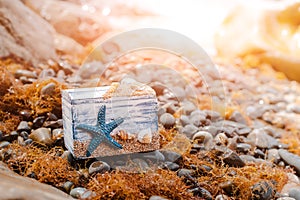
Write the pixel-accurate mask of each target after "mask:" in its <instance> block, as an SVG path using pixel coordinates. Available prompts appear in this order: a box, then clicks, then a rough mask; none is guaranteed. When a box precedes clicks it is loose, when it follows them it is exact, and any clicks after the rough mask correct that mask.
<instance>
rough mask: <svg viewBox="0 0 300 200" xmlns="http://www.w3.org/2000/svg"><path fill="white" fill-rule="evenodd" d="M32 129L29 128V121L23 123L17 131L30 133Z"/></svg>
mask: <svg viewBox="0 0 300 200" xmlns="http://www.w3.org/2000/svg"><path fill="white" fill-rule="evenodd" d="M30 130H31V128H30V127H29V125H28V122H27V121H21V122H20V123H19V125H18V127H17V131H18V132H21V131H28V132H29V131H30Z"/></svg>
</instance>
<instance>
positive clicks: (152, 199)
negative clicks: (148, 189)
mask: <svg viewBox="0 0 300 200" xmlns="http://www.w3.org/2000/svg"><path fill="white" fill-rule="evenodd" d="M149 200H168V199H166V198H164V197H161V196H151V197H150V198H149Z"/></svg>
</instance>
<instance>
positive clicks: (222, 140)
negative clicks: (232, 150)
mask: <svg viewBox="0 0 300 200" xmlns="http://www.w3.org/2000/svg"><path fill="white" fill-rule="evenodd" d="M214 142H215V143H216V144H217V145H226V144H227V143H228V138H227V136H226V135H225V133H219V134H218V135H216V137H215V138H214Z"/></svg>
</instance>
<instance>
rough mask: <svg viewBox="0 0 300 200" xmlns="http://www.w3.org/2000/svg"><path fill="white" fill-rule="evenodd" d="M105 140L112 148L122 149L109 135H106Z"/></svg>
mask: <svg viewBox="0 0 300 200" xmlns="http://www.w3.org/2000/svg"><path fill="white" fill-rule="evenodd" d="M106 139H107V140H108V141H109V144H112V145H113V146H115V147H117V148H119V149H123V147H122V145H121V144H119V143H118V142H117V141H116V140H114V139H113V138H112V137H111V136H110V135H106Z"/></svg>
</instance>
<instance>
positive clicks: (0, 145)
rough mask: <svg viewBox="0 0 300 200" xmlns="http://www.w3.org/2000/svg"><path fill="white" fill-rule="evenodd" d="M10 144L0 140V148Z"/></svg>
mask: <svg viewBox="0 0 300 200" xmlns="http://www.w3.org/2000/svg"><path fill="white" fill-rule="evenodd" d="M9 144H10V142H8V141H2V142H0V149H3V148H5V147H7V146H8V145H9Z"/></svg>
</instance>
